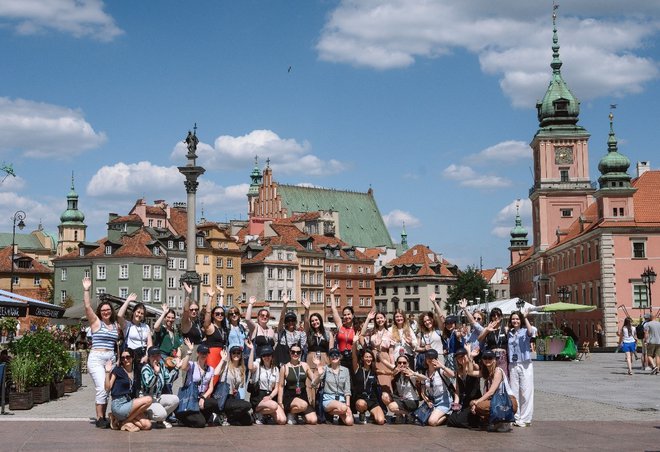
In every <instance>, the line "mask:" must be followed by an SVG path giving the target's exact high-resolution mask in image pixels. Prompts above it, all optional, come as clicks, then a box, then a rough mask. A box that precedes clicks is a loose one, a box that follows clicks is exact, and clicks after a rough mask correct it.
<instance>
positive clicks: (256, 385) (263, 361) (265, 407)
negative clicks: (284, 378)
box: [248, 343, 286, 425]
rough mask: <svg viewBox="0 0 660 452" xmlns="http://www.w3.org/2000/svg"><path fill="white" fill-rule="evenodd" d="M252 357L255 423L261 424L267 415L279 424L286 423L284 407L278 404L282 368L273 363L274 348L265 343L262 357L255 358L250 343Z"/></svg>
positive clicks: (252, 397)
mask: <svg viewBox="0 0 660 452" xmlns="http://www.w3.org/2000/svg"><path fill="white" fill-rule="evenodd" d="M248 347H249V348H250V359H249V361H248V369H249V370H250V373H251V375H252V378H251V380H250V381H251V385H252V388H251V389H249V390H250V404H251V405H252V411H253V412H254V418H255V421H254V423H255V424H257V425H261V424H263V423H264V422H265V418H264V417H265V416H270V417H271V418H272V419H274V420H275V422H276V423H277V425H284V424H286V414H284V409H283V408H282V407H281V406H279V405H278V404H277V401H276V400H277V392H278V390H279V387H278V384H277V382H278V381H279V379H280V370H279V369H278V368H277V366H276V365H274V363H273V348H272V347H271V346H270V345H265V346H264V347H263V348H262V349H261V358H257V359H254V349H255V347H254V345H253V344H252V343H248Z"/></svg>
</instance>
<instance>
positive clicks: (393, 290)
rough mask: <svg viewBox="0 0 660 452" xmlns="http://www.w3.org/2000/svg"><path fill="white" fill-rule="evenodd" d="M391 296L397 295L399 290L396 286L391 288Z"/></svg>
mask: <svg viewBox="0 0 660 452" xmlns="http://www.w3.org/2000/svg"><path fill="white" fill-rule="evenodd" d="M392 295H399V288H398V287H397V286H394V287H392Z"/></svg>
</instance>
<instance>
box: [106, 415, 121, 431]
mask: <svg viewBox="0 0 660 452" xmlns="http://www.w3.org/2000/svg"><path fill="white" fill-rule="evenodd" d="M108 418H110V428H111V429H112V430H119V422H118V421H117V418H116V417H115V415H114V414H112V413H110V415H109V416H108Z"/></svg>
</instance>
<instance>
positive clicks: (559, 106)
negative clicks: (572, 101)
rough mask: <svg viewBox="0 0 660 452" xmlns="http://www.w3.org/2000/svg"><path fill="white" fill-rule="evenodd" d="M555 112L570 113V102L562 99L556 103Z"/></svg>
mask: <svg viewBox="0 0 660 452" xmlns="http://www.w3.org/2000/svg"><path fill="white" fill-rule="evenodd" d="M555 112H557V113H567V112H568V101H567V100H564V99H560V100H558V101H556V102H555Z"/></svg>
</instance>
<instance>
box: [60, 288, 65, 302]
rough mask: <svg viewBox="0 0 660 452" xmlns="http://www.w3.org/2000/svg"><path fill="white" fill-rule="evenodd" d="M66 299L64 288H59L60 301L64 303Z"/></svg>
mask: <svg viewBox="0 0 660 452" xmlns="http://www.w3.org/2000/svg"><path fill="white" fill-rule="evenodd" d="M65 300H66V290H60V303H64V301H65Z"/></svg>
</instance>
